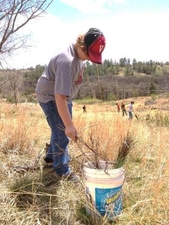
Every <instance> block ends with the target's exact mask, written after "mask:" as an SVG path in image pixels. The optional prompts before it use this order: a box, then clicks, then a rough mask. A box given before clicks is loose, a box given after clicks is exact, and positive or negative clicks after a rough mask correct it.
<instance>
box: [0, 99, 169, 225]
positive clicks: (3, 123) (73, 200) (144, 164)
mask: <svg viewBox="0 0 169 225" xmlns="http://www.w3.org/2000/svg"><path fill="white" fill-rule="evenodd" d="M130 100H131V99H128V100H124V101H123V102H125V104H126V105H127V104H128V103H129V102H130ZM134 101H135V105H134V109H135V112H136V113H137V115H138V120H137V119H136V118H133V120H132V121H129V120H128V118H127V117H126V116H124V117H123V116H122V114H121V113H119V114H118V113H117V112H116V106H115V102H110V103H109V104H107V103H95V104H92V105H89V104H86V103H85V104H86V110H87V112H86V113H83V110H82V106H83V105H84V104H83V103H78V102H75V103H74V106H73V110H74V115H73V120H74V123H75V124H76V127H77V128H78V131H79V140H78V141H77V143H74V142H70V155H71V159H72V160H71V166H72V167H73V169H74V171H75V172H77V173H78V174H79V176H80V182H79V183H78V184H74V183H70V182H66V181H65V182H59V183H56V182H55V180H54V178H53V177H52V173H51V172H50V169H43V167H42V163H43V155H44V154H45V151H44V147H45V144H46V142H48V139H49V135H50V131H49V129H48V125H47V123H46V120H45V117H44V115H43V113H42V111H41V109H40V107H39V106H38V105H36V104H22V105H18V106H15V105H12V104H7V103H1V105H0V158H1V161H0V166H1V170H0V181H1V182H0V188H1V191H0V197H1V202H0V223H1V224H14V225H15V224H16V225H18V224H29V225H32V224H42V225H46V224H52V225H53V224H62V225H67V224H69V225H74V224H77V225H89V224H90V225H96V224H97V225H103V224H104V225H106V224H113V222H110V221H107V219H106V218H102V217H100V218H99V220H97V221H96V219H95V218H91V217H90V216H89V215H86V212H85V206H86V197H85V182H84V179H83V176H82V169H83V166H82V165H83V163H84V162H86V161H88V160H91V158H92V157H93V156H95V154H94V155H93V152H92V151H91V150H90V148H91V149H94V150H95V151H96V152H97V156H99V157H104V158H106V159H107V160H110V161H114V162H115V161H116V160H117V159H118V157H119V149H122V148H126V145H124V141H126V143H128V141H131V140H132V142H131V145H130V149H129V152H127V155H126V158H125V162H124V164H123V167H124V169H125V182H124V185H123V194H124V197H123V213H122V214H121V215H120V217H119V220H118V221H117V222H116V224H119V225H123V224H125V225H127V224H151V225H152V224H163V225H164V224H166V225H167V224H168V220H169V194H168V188H169V182H168V178H169V175H168V171H169V151H168V149H169V139H168V132H169V116H168V106H169V100H168V99H167V98H165V99H164V98H157V99H150V98H146V99H145V98H137V99H135V100H134ZM145 102H148V104H146V105H145ZM150 102H151V104H150ZM164 108H165V110H164ZM147 115H149V116H148V117H147ZM128 134H130V138H131V139H126V137H128ZM85 143H86V144H87V145H86V144H85ZM127 150H128V149H126V151H127ZM123 157H125V156H124V155H123Z"/></svg>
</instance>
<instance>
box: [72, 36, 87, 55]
mask: <svg viewBox="0 0 169 225" xmlns="http://www.w3.org/2000/svg"><path fill="white" fill-rule="evenodd" d="M75 45H76V47H79V48H81V49H82V50H83V51H84V52H85V53H87V48H86V44H85V42H84V35H79V36H78V37H77V39H76V43H75Z"/></svg>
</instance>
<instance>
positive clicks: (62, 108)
mask: <svg viewBox="0 0 169 225" xmlns="http://www.w3.org/2000/svg"><path fill="white" fill-rule="evenodd" d="M55 101H56V105H57V109H58V112H59V115H60V117H61V119H62V121H63V123H64V125H65V134H66V136H68V137H69V138H72V139H73V140H74V141H76V139H77V131H76V128H75V127H74V124H73V122H72V119H71V115H70V112H69V109H68V105H67V99H66V96H64V95H59V94H55Z"/></svg>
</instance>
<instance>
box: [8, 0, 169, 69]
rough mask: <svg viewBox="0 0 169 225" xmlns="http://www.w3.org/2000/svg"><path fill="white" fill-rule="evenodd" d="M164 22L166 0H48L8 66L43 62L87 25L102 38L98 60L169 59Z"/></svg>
mask: <svg viewBox="0 0 169 225" xmlns="http://www.w3.org/2000/svg"><path fill="white" fill-rule="evenodd" d="M168 22H169V1H168V0H85V1H80V0H54V2H53V3H52V4H51V6H50V7H49V8H48V10H47V13H46V14H45V15H44V16H43V17H41V18H39V19H38V20H36V21H35V20H33V21H32V22H31V23H30V24H29V25H27V26H26V27H25V29H24V32H26V33H31V37H30V39H29V42H28V44H30V45H31V46H32V47H30V48H28V49H24V50H23V49H22V50H20V51H18V52H16V53H15V55H14V56H13V57H12V58H10V59H8V67H10V68H28V67H35V66H36V65H38V64H40V65H45V64H47V63H48V62H49V60H50V58H51V57H53V56H54V55H55V53H56V52H57V50H58V49H59V48H61V47H64V46H67V45H68V44H69V43H72V42H74V41H75V40H76V37H77V36H78V34H83V33H85V32H87V30H88V29H89V28H90V27H97V28H99V29H101V30H102V31H103V33H104V35H105V37H106V42H107V44H106V48H105V50H104V52H103V59H113V60H117V61H119V59H120V58H123V57H126V58H130V59H131V60H132V59H133V58H135V59H136V60H137V61H139V60H141V61H149V60H154V61H163V62H165V61H169V29H168Z"/></svg>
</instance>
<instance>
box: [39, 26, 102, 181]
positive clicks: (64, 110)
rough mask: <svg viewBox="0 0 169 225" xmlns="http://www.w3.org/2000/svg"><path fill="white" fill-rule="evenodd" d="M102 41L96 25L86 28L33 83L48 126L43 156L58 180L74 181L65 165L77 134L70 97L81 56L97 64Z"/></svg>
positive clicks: (75, 90)
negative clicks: (47, 138) (47, 143)
mask: <svg viewBox="0 0 169 225" xmlns="http://www.w3.org/2000/svg"><path fill="white" fill-rule="evenodd" d="M105 45H106V39H105V36H104V35H103V33H102V32H101V31H100V30H99V29H97V28H90V29H89V30H88V32H86V33H85V34H83V35H79V36H78V37H77V40H76V42H75V43H72V44H70V45H69V46H68V47H67V48H65V50H63V51H60V52H58V53H57V54H56V55H55V56H54V57H53V58H52V59H51V60H50V61H49V64H48V65H47V66H46V68H45V71H44V72H43V74H42V75H41V77H40V78H39V80H38V82H37V84H36V89H35V93H36V97H37V100H38V102H39V104H40V106H41V108H42V110H43V112H44V114H45V116H46V120H47V122H48V125H49V127H50V129H51V137H50V144H49V147H48V150H47V152H46V156H45V158H44V160H45V162H46V163H52V166H53V169H54V173H55V175H56V178H57V179H58V180H62V179H67V180H71V181H75V182H76V181H78V176H77V175H76V174H74V173H73V172H72V171H71V169H70V166H69V162H70V156H69V152H68V144H69V140H70V139H72V140H73V141H76V140H77V138H78V131H77V129H76V127H75V126H74V124H73V121H72V98H73V97H74V96H75V95H76V94H77V93H78V91H79V89H80V87H81V83H82V80H83V69H84V62H85V60H88V61H91V62H93V63H97V64H101V63H102V52H103V50H104V48H105Z"/></svg>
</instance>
